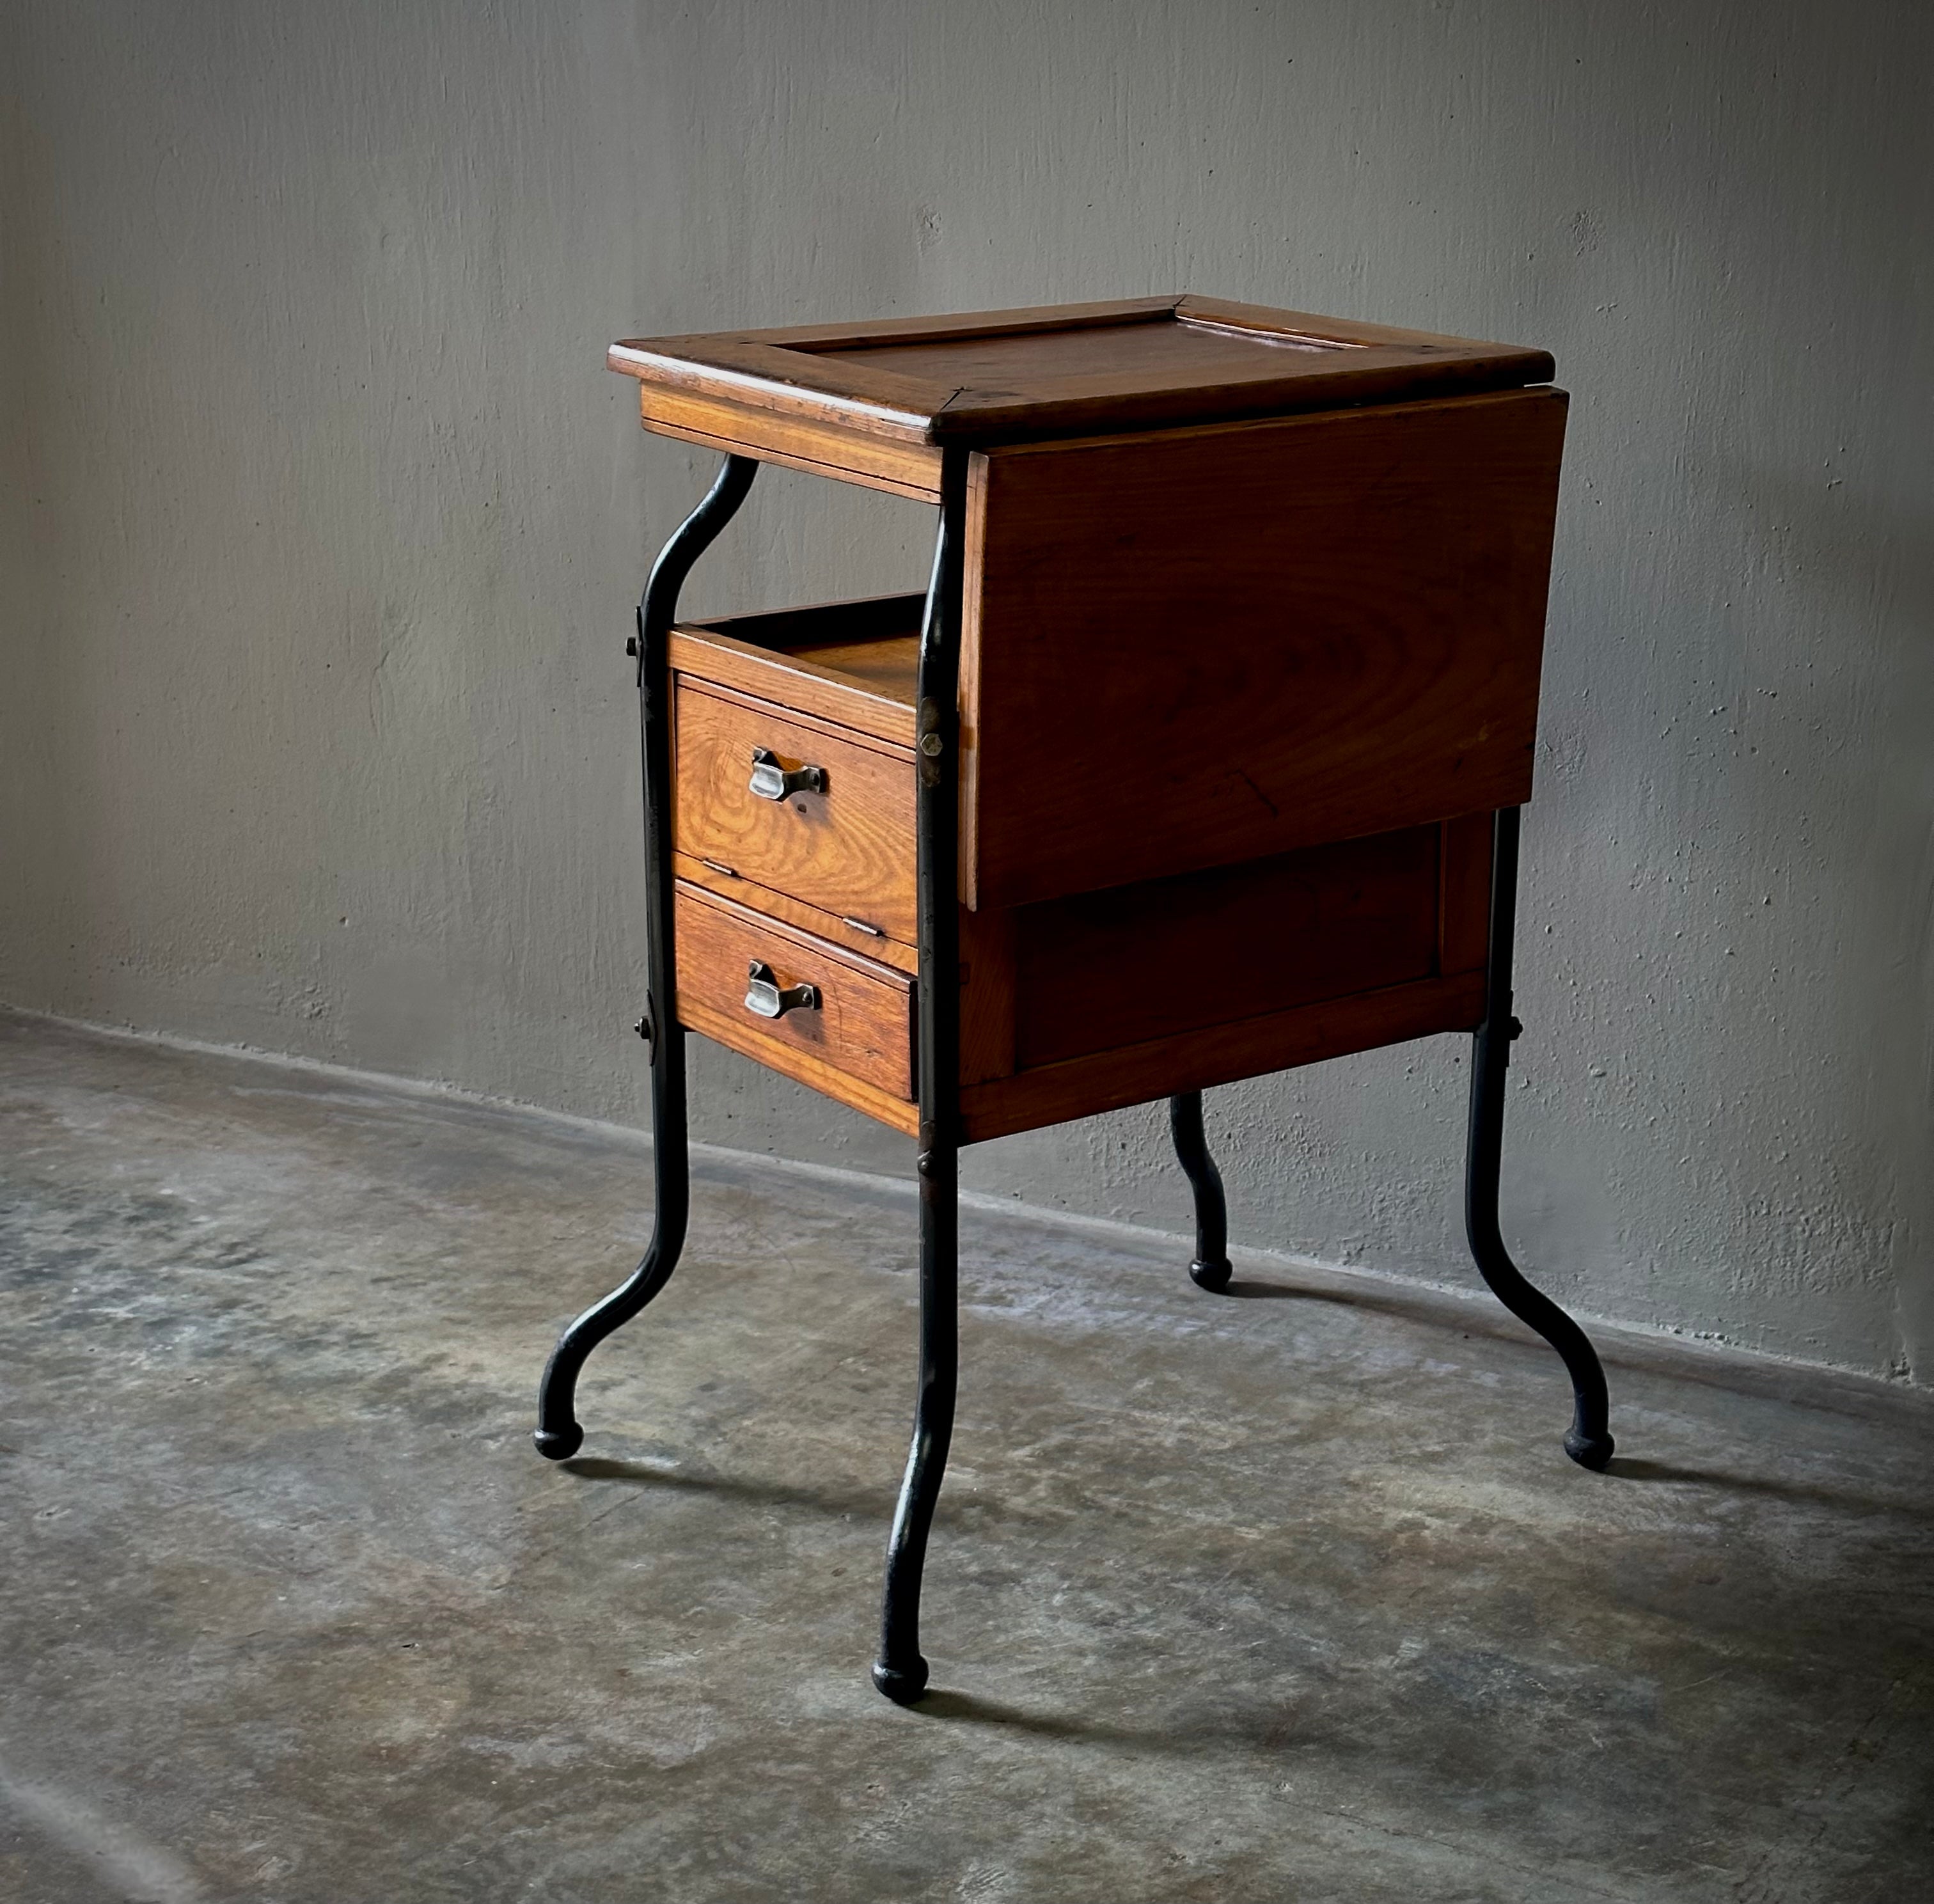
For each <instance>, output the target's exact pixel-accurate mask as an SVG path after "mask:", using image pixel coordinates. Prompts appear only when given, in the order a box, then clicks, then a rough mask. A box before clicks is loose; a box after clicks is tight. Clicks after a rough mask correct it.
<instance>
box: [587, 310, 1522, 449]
mask: <svg viewBox="0 0 1934 1904" xmlns="http://www.w3.org/2000/svg"><path fill="white" fill-rule="evenodd" d="M610 363H611V367H612V368H613V369H615V370H622V371H625V372H628V374H630V375H633V376H635V377H637V378H639V379H640V381H641V382H643V384H645V385H646V387H647V390H648V391H649V390H650V389H652V388H653V387H656V388H658V389H661V390H667V391H674V392H682V393H686V394H688V396H691V397H692V398H694V399H701V400H705V401H709V402H718V403H724V404H728V405H731V407H732V408H733V409H734V411H736V412H738V413H740V414H742V415H743V414H745V413H758V412H764V413H767V414H770V416H772V417H774V418H781V417H784V418H789V419H794V420H800V421H802V422H804V423H817V424H819V425H821V426H833V427H834V428H836V429H841V430H843V431H854V432H860V433H862V434H864V435H869V436H873V437H878V438H890V439H897V440H899V441H902V442H906V443H917V444H948V443H958V444H987V443H995V442H1002V441H1017V440H1022V439H1026V438H1044V437H1053V436H1065V435H1080V434H1089V433H1093V434H1100V433H1105V432H1110V431H1117V430H1125V429H1143V428H1157V427H1164V426H1172V425H1176V424H1179V423H1197V422H1209V421H1213V420H1222V419H1225V418H1231V417H1251V416H1269V415H1275V414H1286V413H1288V412H1291V411H1302V410H1314V409H1328V408H1340V407H1343V406H1346V405H1350V406H1354V405H1360V404H1363V403H1381V402H1399V401H1402V400H1405V399H1414V398H1419V397H1426V396H1451V395H1456V394H1461V393H1470V392H1475V391H1479V390H1501V389H1509V388H1513V387H1518V386H1521V385H1523V384H1536V383H1542V382H1544V381H1547V380H1548V379H1549V378H1550V375H1551V374H1552V368H1553V366H1552V360H1551V359H1550V357H1549V356H1548V355H1547V354H1546V353H1544V351H1534V350H1527V349H1524V348H1520V347H1519V346H1517V345H1508V344H1486V343H1479V342H1474V341H1472V339H1468V338H1459V337H1441V336H1431V335H1429V334H1427V333H1423V332H1419V331H1407V330H1390V329H1388V328H1387V327H1383V326H1381V325H1375V324H1359V323H1356V322H1354V321H1346V320H1343V319H1339V318H1319V317H1312V316H1310V315H1307V314H1306V313H1303V312H1295V311H1276V310H1267V309H1262V308H1261V307H1259V306H1253V305H1243V304H1228V303H1220V302H1218V301H1216V300H1213V299H1209V298H1200V297H1181V298H1175V297H1167V298H1152V299H1142V300H1135V301H1132V302H1129V303H1116V304H1087V305H1060V306H1051V307H1048V308H1045V309H1036V310H1027V311H992V312H978V313H975V314H972V315H965V316H960V317H950V318H892V319H887V320H885V321H876V322H872V323H867V324H845V325H819V326H809V327H799V328H797V329H791V330H760V331H740V332H730V333H718V334H715V335H711V336H697V337H670V338H652V339H634V340H631V341H629V342H623V343H619V344H614V345H613V346H612V347H611V352H610ZM648 416H649V404H648Z"/></svg>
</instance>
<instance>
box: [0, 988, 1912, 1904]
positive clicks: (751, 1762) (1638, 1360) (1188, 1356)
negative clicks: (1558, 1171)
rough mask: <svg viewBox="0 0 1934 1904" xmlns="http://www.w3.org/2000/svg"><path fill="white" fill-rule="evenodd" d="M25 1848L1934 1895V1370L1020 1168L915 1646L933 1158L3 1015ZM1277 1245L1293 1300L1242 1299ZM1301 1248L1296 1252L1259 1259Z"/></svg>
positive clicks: (566, 1864) (654, 1871)
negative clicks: (882, 1640) (286, 1064)
mask: <svg viewBox="0 0 1934 1904" xmlns="http://www.w3.org/2000/svg"><path fill="white" fill-rule="evenodd" d="M0 1156H3V1157H4V1177H5V1185H4V1192H0V1195H4V1217H3V1218H0V1304H4V1309H0V1315H4V1326H3V1327H0V1357H4V1361H5V1384H4V1391H0V1444H4V1447H0V1489H4V1491H5V1499H6V1502H7V1504H8V1506H7V1514H8V1519H7V1525H8V1528H9V1529H10V1531H11V1536H12V1537H11V1538H10V1539H9V1540H8V1542H7V1543H6V1544H5V1549H4V1553H0V1588H4V1599H0V1634H4V1638H0V1662H4V1675H0V1897H4V1898H6V1899H20V1900H23V1904H70V1900H71V1904H83V1900H84V1901H85V1904H95V1900H104V1899H165V1900H176V1899H252V1900H253V1899H261V1900H275V1901H276V1904H279V1901H280V1900H289V1901H290V1904H294V1901H295V1900H309V1899H315V1900H318V1904H321V1901H322V1900H327V1901H328V1904H359V1901H360V1900H364V1899H371V1900H375V1899H381V1900H383V1904H414V1900H419V1899H425V1900H427V1899H438V1900H442V1899H480V1900H481V1899H491V1900H497V1899H526V1898H530V1899H547V1900H555V1901H556V1904H564V1900H580V1899H581V1900H585V1904H592V1900H596V1904H613V1901H614V1900H622V1899H677V1900H679V1901H680V1904H702V1901H703V1900H710V1899H719V1900H728V1899H729V1900H733V1904H752V1901H756V1900H765V1899H773V1900H779V1899H785V1900H788V1904H791V1900H802V1899H842V1900H843V1899H896V1900H900V1899H972V1900H987V1901H990V1900H995V1899H1028V1900H1033V1899H1041V1900H1053V1904H1080V1900H1087V1899H1094V1900H1110V1904H1126V1901H1127V1900H1140V1899H1164V1900H1167V1899H1215V1900H1218V1904H1223V1901H1225V1900H1247V1899H1255V1900H1271V1904H1275V1901H1276V1900H1282V1899H1296V1900H1299V1901H1300V1904H1315V1900H1320V1899H1350V1900H1353V1901H1354V1900H1360V1899H1393V1900H1402V1904H1422V1901H1423V1900H1429V1904H1462V1901H1463V1900H1472V1904H1475V1900H1493V1899H1495V1900H1499V1904H1506V1901H1508V1904H1526V1901H1527V1900H1547V1899H1548V1900H1553V1904H1556V1900H1573V1899H1629V1900H1638V1899H1647V1900H1650V1899H1726V1900H1729V1904H1809V1901H1810V1900H1821V1904H1826V1901H1827V1900H1831V1901H1832V1904H1857V1900H1863V1899H1875V1900H1880V1899H1885V1900H1887V1904H1907V1901H1908V1900H1913V1899H1921V1898H1925V1897H1927V1896H1930V1895H1934V1840H1930V1835H1929V1796H1930V1793H1929V1774H1930V1770H1934V1689H1930V1660H1934V1649H1930V1644H1929V1642H1930V1640H1934V1593H1930V1586H1929V1583H1930V1580H1934V1568H1930V1562H1934V1498H1930V1487H1929V1472H1930V1468H1929V1455H1930V1452H1934V1401H1930V1398H1929V1396H1927V1395H1926V1393H1908V1392H1902V1391H1901V1390H1890V1389H1888V1388H1886V1387H1881V1386H1880V1385H1878V1384H1872V1383H1868V1382H1864V1381H1857V1380H1854V1379H1851V1378H1848V1379H1839V1378H1833V1377H1830V1376H1824V1375H1818V1374H1814V1373H1810V1372H1796V1371H1794V1370H1791V1369H1785V1368H1782V1367H1780V1366H1775V1365H1770V1364H1766V1363H1754V1362H1751V1361H1748V1360H1744V1359H1741V1358H1736V1357H1725V1356H1722V1355H1720V1354H1715V1353H1712V1352H1708V1351H1700V1350H1698V1349H1695V1348H1687V1347H1680V1346H1679V1345H1673V1344H1670V1343H1659V1342H1652V1341H1649V1340H1641V1339H1628V1338H1625V1339H1622V1338H1620V1337H1619V1336H1616V1335H1613V1334H1610V1333H1604V1334H1603V1335H1602V1336H1601V1341H1602V1344H1603V1346H1604V1348H1606V1349H1607V1351H1608V1355H1607V1360H1608V1363H1609V1365H1610V1374H1611V1377H1612V1381H1613V1401H1614V1409H1615V1414H1614V1425H1615V1426H1616V1431H1617V1433H1618V1436H1619V1444H1620V1447H1621V1449H1622V1451H1623V1452H1622V1454H1621V1456H1620V1457H1619V1460H1618V1461H1617V1462H1616V1463H1615V1464H1614V1472H1613V1473H1612V1474H1610V1475H1606V1476H1603V1477H1599V1476H1594V1475H1588V1474H1586V1473H1584V1472H1582V1471H1581V1470H1580V1469H1577V1468H1575V1467H1574V1466H1572V1465H1571V1463H1569V1462H1568V1461H1567V1460H1565V1458H1564V1457H1563V1455H1562V1453H1561V1452H1560V1451H1559V1432H1560V1431H1561V1430H1562V1427H1563V1426H1564V1425H1565V1420H1566V1417H1567V1411H1568V1402H1567V1399H1566V1397H1565V1392H1564V1388H1563V1384H1562V1379H1561V1377H1560V1374H1559V1369H1558V1366H1557V1364H1556V1360H1555V1359H1553V1357H1550V1355H1549V1354H1548V1353H1547V1351H1545V1350H1544V1348H1542V1347H1541V1346H1540V1345H1535V1344H1533V1343H1532V1341H1531V1339H1529V1337H1527V1336H1524V1335H1523V1334H1522V1333H1521V1332H1520V1331H1519V1330H1518V1329H1517V1326H1516V1325H1515V1324H1512V1323H1511V1322H1510V1321H1508V1319H1507V1318H1504V1317H1503V1316H1502V1314H1501V1312H1496V1311H1494V1310H1493V1309H1491V1308H1490V1306H1488V1305H1480V1304H1477V1303H1464V1302H1461V1301H1459V1300H1456V1299H1454V1298H1452V1297H1435V1296H1432V1295H1429V1294H1421V1293H1414V1292H1412V1291H1408V1290H1406V1289H1402V1288H1396V1287H1394V1286H1392V1285H1386V1284H1379V1283H1377V1282H1372V1281H1369V1280H1367V1279H1358V1278H1349V1277H1345V1276H1340V1275H1334V1274H1330V1273H1324V1272H1322V1271H1319V1270H1309V1269H1305V1268H1303V1267H1300V1266H1297V1265H1295V1264H1291V1263H1288V1262H1286V1261H1281V1260H1272V1259H1267V1258H1242V1257H1240V1256H1239V1257H1238V1259H1237V1274H1238V1277H1239V1282H1238V1284H1237V1288H1238V1291H1240V1297H1239V1298H1238V1299H1234V1300H1232V1299H1230V1298H1226V1297H1225V1298H1220V1299H1219V1298H1216V1297H1209V1296H1206V1295H1203V1294H1201V1293H1200V1292H1199V1291H1197V1290H1195V1289H1194V1288H1193V1287H1192V1286H1191V1285H1190V1283H1189V1282H1188V1279H1187V1276H1186V1275H1185V1273H1184V1272H1183V1270H1182V1263H1181V1261H1180V1260H1179V1256H1178V1252H1177V1251H1176V1248H1175V1246H1173V1243H1170V1242H1166V1241H1164V1240H1161V1239H1160V1238H1156V1237H1149V1238H1146V1239H1143V1238H1142V1237H1139V1236H1137V1235H1135V1234H1129V1233H1118V1234H1107V1233H1102V1232H1098V1231H1095V1230H1093V1229H1089V1230H1087V1231H1080V1230H1076V1229H1072V1228H1068V1227H1065V1226H1060V1225H1052V1224H1050V1223H1048V1222H1044V1221H1042V1220H1041V1219H1036V1218H1034V1217H1032V1216H1029V1215H1028V1214H1026V1213H984V1212H982V1211H981V1210H971V1211H970V1212H969V1213H968V1215H967V1217H966V1219H965V1222H964V1226H963V1231H964V1234H963V1247H964V1251H965V1261H964V1264H963V1270H964V1281H965V1289H966V1292H967V1294H966V1300H967V1303H968V1308H967V1311H966V1315H965V1324H964V1353H965V1369H966V1375H965V1381H964V1383H963V1388H962V1408H961V1424H960V1430H959V1435H958V1436H957V1439H956V1448H955V1459H954V1463H953V1472H952V1474H951V1475H950V1480H949V1483H948V1487H947V1493H946V1495H945V1497H944V1500H943V1502H942V1504H941V1515H940V1521H939V1524H938V1529H937V1530H936V1534H935V1544H934V1550H933V1555H932V1562H931V1565H930V1566H929V1591H928V1595H927V1602H926V1605H927V1632H928V1650H929V1653H930V1654H931V1655H932V1658H933V1661H934V1665H935V1683H936V1685H937V1686H938V1688H940V1689H941V1690H940V1691H938V1692H937V1693H936V1694H935V1695H934V1696H932V1698H929V1701H927V1702H926V1704H923V1706H921V1707H919V1708H917V1709H916V1710H912V1711H901V1710H896V1709H895V1708H894V1707H890V1706H889V1705H887V1704H886V1703H885V1702H884V1701H882V1700H881V1699H880V1698H878V1696H877V1695H875V1693H874V1692H872V1689H871V1688H870V1687H869V1685H868V1683H867V1680H866V1664H867V1662H868V1661H869V1658H870V1657H871V1652H872V1639H873V1624H874V1616H875V1595H876V1592H877V1580H878V1568H879V1562H880V1556H881V1546H882V1543H883V1541H884V1536H885V1530H886V1525H887V1515H888V1513H889V1511H890V1506H891V1502H892V1499H893V1487H894V1484H895V1483H896V1479H897V1477H898V1474H899V1467H900V1464H901V1460H902V1455H903V1451H904V1436H905V1428H906V1425H907V1417H908V1410H909V1407H910V1404H911V1339H912V1319H913V1318H912V1309H911V1298H912V1294H913V1291H912V1288H911V1276H910V1273H909V1271H910V1262H911V1242H912V1234H913V1228H912V1225H913V1205H912V1200H911V1195H909V1194H906V1193H905V1192H902V1190H900V1189H899V1188H897V1187H896V1186H891V1185H884V1186H882V1185H872V1184H869V1183H868V1182H865V1181H863V1180H848V1181H842V1180H839V1179H836V1178H834V1177H831V1176H827V1175H825V1174H820V1175H818V1176H815V1175H813V1174H810V1173H801V1172H799V1171H797V1170H782V1169H780V1168H777V1167H772V1166H769V1165H767V1164H764V1163H763V1162H761V1161H757V1160H753V1159H749V1158H731V1157H725V1156H720V1155H711V1156H708V1157H706V1158H704V1159H703V1160H702V1161H701V1162H700V1165H699V1169H698V1177H697V1183H696V1185H695V1188H694V1212H693V1218H692V1225H691V1246H690V1249H689V1251H688V1255H687V1258H686V1261H685V1265H684V1267H683V1268H682V1270H681V1271H680V1273H679V1275H678V1276H677V1277H676V1279H675V1280H674V1281H673V1283H672V1285H671V1286H670V1289H669V1291H667V1294H665V1296H664V1297H663V1298H662V1299H661V1300H660V1302H659V1303H658V1305H657V1306H655V1308H653V1309H652V1310H650V1311H649V1312H648V1313H647V1314H646V1315H645V1316H643V1318H640V1320H639V1321H637V1323H635V1324H633V1325H632V1327H631V1330H629V1331H628V1333H625V1334H624V1335H621V1336H619V1337H618V1338H616V1339H615V1340H614V1341H613V1342H611V1343H609V1344H607V1345H606V1347H605V1348H604V1350H603V1351H601V1352H600V1353H599V1354H598V1356H597V1357H595V1359H594V1360H593V1361H592V1365H591V1368H590V1371H589V1374H588V1375H587V1378H586V1383H585V1385H584V1392H583V1398H582V1399H583V1416H584V1419H585V1420H586V1423H587V1426H588V1428H589V1439H588V1441H587V1443H586V1454H585V1455H584V1456H583V1457H580V1458H579V1459H578V1460H576V1461H574V1462H573V1463H571V1464H569V1466H568V1468H562V1469H560V1468H555V1467H552V1466H547V1464H546V1463H544V1462H543V1461H541V1460H539V1459H538V1457H537V1456H536V1455H535V1454H534V1453H533V1452H532V1449H531V1447H530V1443H529V1426H530V1414H531V1396H532V1386H533V1383H534V1381H535V1376H536V1374H537V1372H538V1368H539V1366H541V1363H542V1361H543V1359H544V1354H545V1353H546V1351H547V1349H548V1348H549V1346H550V1342H551V1339H552V1337H553V1334H554V1333H555V1331H556V1329H557V1327H559V1324H561V1323H562V1321H564V1320H565V1318H567V1317H568V1315H570V1313H571V1312H572V1311H573V1310H574V1309H575V1308H576V1307H577V1306H579V1305H580V1304H581V1303H583V1301H585V1300H586V1299H587V1298H589V1297H592V1296H593V1295H595V1294H598V1293H600V1292H601V1291H602V1290H603V1289H604V1288H605V1287H606V1286H607V1284H608V1283H610V1282H611V1281H613V1280H614V1279H615V1278H616V1276H618V1275H619V1274H620V1273H622V1272H623V1271H624V1270H625V1269H627V1268H628V1267H629V1261H630V1259H631V1257H632V1256H633V1255H634V1254H635V1252H637V1249H638V1247H639V1246H640V1243H641V1242H642V1240H643V1238H644V1237H645V1236H646V1232H647V1230H648V1227H649V1225H648V1218H647V1213H646V1209H645V1207H644V1201H645V1198H646V1195H648V1190H647V1185H648V1177H647V1175H646V1170H645V1168H644V1161H643V1159H644V1152H643V1146H642V1145H640V1143H637V1141H635V1140H630V1139H627V1138H625V1137H623V1136H622V1135H621V1134H614V1133H609V1132H603V1131H596V1130H592V1129H588V1128H584V1127H582V1126H577V1125H570V1124H567V1123H565V1122H559V1121H555V1120H551V1119H545V1118H542V1117H539V1116H528V1115H523V1114H520V1113H511V1112H507V1111H502V1110H495V1109H491V1108H487V1107H477V1106H474V1105H471V1104H463V1103H459V1102H453V1101H445V1100H440V1099H436V1098H426V1097H423V1096H419V1095H408V1094H405V1093H402V1092H390V1091H387V1090H384V1089H377V1088H372V1087H370V1086H366V1085H363V1084H360V1083H354V1082H352V1081H344V1080H332V1079H329V1078H326V1077H314V1076H309V1075H305V1074H301V1073H299V1072H297V1071H291V1070H288V1069H284V1068H277V1067H274V1066H270V1065H263V1064H256V1063H252V1062H243V1061H239V1060H230V1059H221V1058H211V1057H206V1056H194V1055H188V1054H184V1053H178V1052H171V1051H168V1050H161V1049H157V1048H154V1047H147V1046H143V1045H140V1044H133V1043H122V1042H118V1041H107V1040H101V1039H96V1038H90V1037H87V1036H84V1035H80V1034H78V1033H74V1032H65V1031H62V1030H59V1029H55V1028H52V1027H50V1026H47V1025H44V1024H41V1023H33V1022H30V1021H26V1020H20V1019H17V1018H14V1019H8V1018H5V1017H0ZM1243 1297H1246V1298H1247V1299H1248V1300H1243V1299H1240V1298H1243ZM1265 1298H1277V1299H1279V1300H1261V1299H1265Z"/></svg>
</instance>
